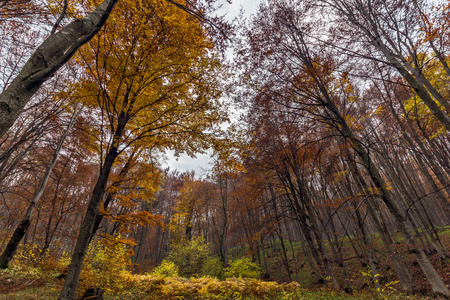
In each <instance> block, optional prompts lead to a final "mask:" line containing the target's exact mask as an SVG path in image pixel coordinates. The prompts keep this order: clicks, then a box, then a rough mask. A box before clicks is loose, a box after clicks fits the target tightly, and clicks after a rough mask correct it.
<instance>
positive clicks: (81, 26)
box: [0, 0, 118, 137]
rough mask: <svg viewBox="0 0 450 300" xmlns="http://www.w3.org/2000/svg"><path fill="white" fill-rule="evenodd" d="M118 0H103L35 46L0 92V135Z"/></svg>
mask: <svg viewBox="0 0 450 300" xmlns="http://www.w3.org/2000/svg"><path fill="white" fill-rule="evenodd" d="M117 1H118V0H104V1H103V2H102V3H101V4H100V5H99V6H98V7H97V8H96V9H95V10H94V11H92V12H91V13H89V14H88V15H87V16H86V17H84V18H82V19H76V20H75V21H73V22H71V23H69V24H68V25H66V26H64V27H63V28H62V29H61V30H60V31H58V32H57V33H55V34H53V35H50V36H49V37H48V38H47V39H45V40H44V42H43V43H42V44H41V45H40V46H39V47H38V48H37V49H36V51H35V52H34V53H33V54H32V55H31V57H30V58H29V59H28V61H27V62H26V63H25V65H24V66H23V68H22V70H21V71H20V72H19V74H18V75H17V77H16V78H14V80H13V81H12V82H11V84H10V85H9V86H8V87H7V88H6V89H5V90H4V91H3V93H1V94H0V137H1V136H3V135H4V134H5V133H6V131H7V130H8V129H9V128H10V127H11V126H12V125H13V124H14V122H15V121H16V119H17V117H18V116H19V114H20V113H21V112H22V110H23V108H24V107H25V105H26V104H27V103H28V101H29V100H30V99H31V97H32V96H33V95H34V94H35V93H36V92H37V91H38V90H39V88H40V87H41V85H42V83H44V82H45V81H46V80H47V79H48V78H50V77H51V76H52V75H53V74H55V72H56V71H58V70H59V69H60V68H61V67H62V66H63V65H64V64H65V63H66V62H67V61H68V60H69V59H70V58H71V57H72V56H73V55H74V54H75V52H76V51H77V50H78V48H80V47H81V46H82V45H84V44H85V43H87V42H88V41H89V40H90V39H92V37H94V36H95V34H96V33H97V32H98V31H99V30H100V28H101V27H102V26H103V24H105V22H106V20H107V18H108V16H109V14H110V12H111V10H112V9H113V7H114V5H115V4H116V2H117Z"/></svg>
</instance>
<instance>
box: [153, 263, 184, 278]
mask: <svg viewBox="0 0 450 300" xmlns="http://www.w3.org/2000/svg"><path fill="white" fill-rule="evenodd" d="M151 275H153V276H157V277H178V267H177V266H176V265H175V263H173V262H172V261H168V260H163V261H162V263H161V264H160V265H159V266H157V267H156V268H155V269H154V270H153V272H152V274H151Z"/></svg>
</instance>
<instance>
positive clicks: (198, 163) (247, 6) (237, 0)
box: [163, 0, 260, 176]
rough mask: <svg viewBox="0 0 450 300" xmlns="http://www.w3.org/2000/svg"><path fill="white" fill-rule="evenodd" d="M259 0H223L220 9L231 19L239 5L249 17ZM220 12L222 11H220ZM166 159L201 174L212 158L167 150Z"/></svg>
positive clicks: (237, 13)
mask: <svg viewBox="0 0 450 300" xmlns="http://www.w3.org/2000/svg"><path fill="white" fill-rule="evenodd" d="M259 2H260V0H232V4H229V3H227V2H226V1H224V4H223V6H222V10H223V11H224V13H226V18H227V20H229V21H231V20H233V19H234V18H235V17H237V16H238V15H239V11H240V9H241V7H242V8H243V10H244V12H245V15H244V16H245V17H250V16H251V15H253V14H255V13H256V10H257V8H258V3H259ZM221 13H222V12H221ZM166 156H167V160H166V162H165V163H164V162H163V167H167V166H169V167H170V169H171V170H175V169H177V170H179V171H181V172H184V171H191V170H194V171H195V173H196V174H197V176H202V175H205V174H206V173H207V171H209V170H211V168H212V163H213V161H212V159H211V158H210V157H209V155H208V154H199V155H197V158H190V157H189V156H187V155H181V156H180V157H179V158H175V157H174V155H173V151H167V155H166Z"/></svg>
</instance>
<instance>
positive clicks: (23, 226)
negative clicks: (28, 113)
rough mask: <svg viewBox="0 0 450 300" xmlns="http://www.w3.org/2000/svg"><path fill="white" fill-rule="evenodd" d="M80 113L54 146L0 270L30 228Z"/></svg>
mask: <svg viewBox="0 0 450 300" xmlns="http://www.w3.org/2000/svg"><path fill="white" fill-rule="evenodd" d="M80 112H81V110H79V111H76V112H74V113H73V115H72V118H71V119H70V121H69V125H68V126H67V129H66V130H65V131H64V133H63V135H62V136H61V138H60V139H59V142H58V145H57V146H56V149H55V151H54V152H53V158H52V161H51V162H50V165H49V166H48V168H47V170H46V171H45V173H44V176H43V177H42V181H41V184H40V186H39V189H38V190H37V192H36V194H35V195H34V197H33V200H32V201H31V203H30V204H29V205H28V209H27V211H26V212H25V215H24V216H23V218H22V221H20V223H19V225H18V226H17V227H16V229H15V230H14V233H13V236H12V238H11V239H10V240H9V242H8V245H7V246H6V249H5V251H3V254H2V256H1V257H0V268H1V269H6V268H8V263H9V261H10V260H11V259H12V258H13V256H14V253H15V252H16V250H17V247H18V246H19V244H20V242H21V241H22V238H23V237H24V235H25V234H26V232H27V230H28V227H29V226H30V223H31V217H32V214H33V210H34V207H35V206H36V203H37V202H38V201H39V199H40V198H41V196H42V194H43V193H44V190H45V187H46V186H47V182H48V179H49V177H50V173H51V172H52V170H53V167H54V166H55V165H56V161H57V160H58V156H59V152H60V151H61V148H62V145H63V143H64V140H65V139H66V137H67V135H68V134H69V132H70V130H71V129H72V127H73V125H74V124H75V121H76V119H77V116H78V114H79V113H80Z"/></svg>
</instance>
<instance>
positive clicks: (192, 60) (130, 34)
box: [60, 0, 225, 299]
mask: <svg viewBox="0 0 450 300" xmlns="http://www.w3.org/2000/svg"><path fill="white" fill-rule="evenodd" d="M110 21H111V22H109V23H108V24H107V25H106V27H105V29H104V31H103V32H102V34H101V35H98V36H97V37H95V38H94V39H93V40H92V41H91V43H90V44H89V45H87V46H86V47H85V48H83V49H81V51H80V57H79V59H78V60H79V61H80V63H82V64H84V65H85V68H86V76H85V78H84V80H82V81H81V82H80V83H78V84H75V85H74V86H73V88H74V89H75V92H74V94H73V97H76V98H78V99H80V100H81V101H83V102H84V104H85V105H87V106H88V107H90V108H91V109H92V110H93V111H94V112H95V114H96V115H97V118H98V124H97V126H94V127H92V128H90V131H91V134H92V137H93V139H94V141H95V142H94V144H97V147H98V153H99V156H100V160H101V165H100V173H99V177H98V179H97V182H96V185H95V187H94V190H93V193H92V196H91V199H90V202H89V205H88V208H87V211H86V215H85V217H84V220H83V223H82V225H81V228H80V233H79V236H78V240H77V245H76V247H75V250H74V253H73V256H72V261H71V265H70V266H69V272H68V274H67V279H66V281H65V284H64V287H63V290H62V291H61V294H60V299H73V298H74V297H75V295H76V288H77V284H78V280H79V276H80V272H81V267H82V263H83V258H84V255H85V253H86V250H87V247H88V245H89V241H90V240H91V238H92V235H93V234H94V233H95V232H94V229H95V224H96V219H97V216H98V214H99V206H100V204H101V203H102V201H103V198H104V195H105V191H106V188H107V184H108V178H109V176H110V174H111V172H112V171H113V170H114V164H115V162H116V160H117V158H118V157H119V156H120V155H122V156H123V155H127V153H129V150H130V149H131V148H134V149H136V150H137V149H151V148H159V149H161V150H164V149H165V148H172V149H176V150H178V151H186V152H188V153H193V152H194V151H197V150H198V149H201V148H204V147H205V146H207V145H208V144H209V142H210V140H211V138H212V137H211V135H208V134H205V130H207V129H210V128H211V126H212V125H214V124H216V123H217V122H219V121H220V120H222V119H223V118H224V117H225V115H224V114H222V115H220V105H219V103H218V102H217V101H216V100H215V99H217V98H218V97H219V95H220V90H219V89H218V85H217V82H218V80H219V78H220V75H219V73H218V72H220V71H221V70H222V69H221V65H220V64H219V62H218V61H217V59H216V57H215V55H214V52H213V47H214V45H213V44H212V42H211V40H210V39H209V37H208V35H207V33H206V32H205V30H204V28H203V27H202V24H201V23H200V21H199V20H198V19H197V18H195V17H193V16H191V15H189V14H187V13H186V12H184V11H182V10H180V9H179V8H177V7H176V6H174V5H172V4H170V3H168V2H167V1H164V0H161V1H159V0H157V1H144V2H140V3H134V2H131V3H128V2H120V3H118V4H117V5H116V9H115V10H114V12H113V13H112V19H111V20H110Z"/></svg>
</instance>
